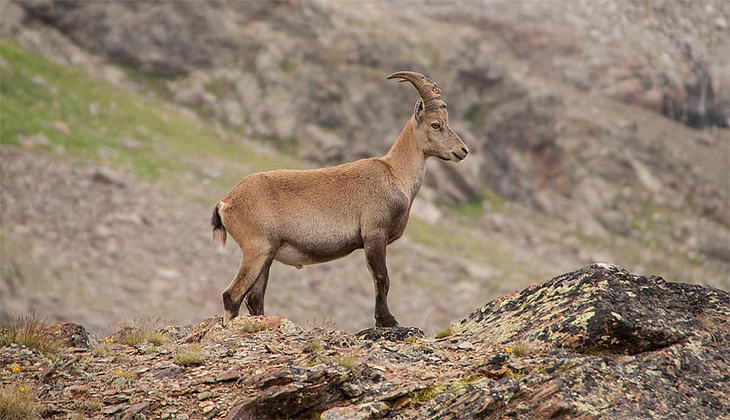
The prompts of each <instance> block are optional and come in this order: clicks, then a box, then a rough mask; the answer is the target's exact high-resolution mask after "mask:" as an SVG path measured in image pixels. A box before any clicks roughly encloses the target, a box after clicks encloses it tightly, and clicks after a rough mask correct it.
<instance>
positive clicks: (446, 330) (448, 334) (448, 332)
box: [434, 325, 454, 338]
mask: <svg viewBox="0 0 730 420" xmlns="http://www.w3.org/2000/svg"><path fill="white" fill-rule="evenodd" d="M453 334H454V330H453V328H451V325H449V326H448V327H446V328H444V329H443V330H441V331H439V332H437V333H436V335H435V336H434V337H435V338H446V337H451V336H452V335H453Z"/></svg>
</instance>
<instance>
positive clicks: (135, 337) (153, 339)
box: [118, 318, 170, 346]
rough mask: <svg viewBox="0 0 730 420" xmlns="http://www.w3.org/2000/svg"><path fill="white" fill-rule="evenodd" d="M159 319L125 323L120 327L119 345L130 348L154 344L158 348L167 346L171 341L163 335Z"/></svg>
mask: <svg viewBox="0 0 730 420" xmlns="http://www.w3.org/2000/svg"><path fill="white" fill-rule="evenodd" d="M160 324H161V323H160V320H159V319H158V318H146V319H134V320H132V321H131V322H124V323H123V324H121V325H120V327H121V329H120V332H119V339H118V341H119V343H121V344H127V345H129V346H136V345H137V344H139V343H144V342H148V343H152V344H154V345H156V346H159V345H162V344H165V343H166V342H168V341H169V340H170V338H169V337H168V336H166V335H165V334H162V333H161V332H159V331H158V330H159V329H160Z"/></svg>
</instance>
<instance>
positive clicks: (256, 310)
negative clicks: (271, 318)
mask: <svg viewBox="0 0 730 420" xmlns="http://www.w3.org/2000/svg"><path fill="white" fill-rule="evenodd" d="M270 267H271V261H269V264H268V265H267V266H265V267H264V270H263V271H262V272H261V275H260V276H259V278H258V280H256V283H255V284H254V285H253V288H252V289H251V291H250V292H248V294H247V295H246V297H245V298H244V299H243V301H244V302H245V303H246V308H248V313H249V314H250V315H251V316H255V315H263V314H264V295H265V294H266V286H267V284H268V283H269V268H270Z"/></svg>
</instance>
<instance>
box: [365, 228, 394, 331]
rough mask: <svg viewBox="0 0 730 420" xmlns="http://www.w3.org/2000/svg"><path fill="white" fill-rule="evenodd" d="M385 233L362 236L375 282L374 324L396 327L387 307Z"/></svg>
mask: <svg viewBox="0 0 730 420" xmlns="http://www.w3.org/2000/svg"><path fill="white" fill-rule="evenodd" d="M387 238H388V237H387V235H386V234H375V235H368V237H366V238H363V245H364V248H365V260H366V261H367V264H368V270H370V274H371V275H372V276H373V282H374V283H375V326H376V327H397V326H398V321H396V320H395V317H394V316H393V315H392V314H391V313H390V309H388V290H390V278H389V277H388V267H386V265H385V247H386V245H388V239H387Z"/></svg>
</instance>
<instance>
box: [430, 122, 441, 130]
mask: <svg viewBox="0 0 730 420" xmlns="http://www.w3.org/2000/svg"><path fill="white" fill-rule="evenodd" d="M431 128H433V129H434V130H438V129H439V128H441V124H439V123H431Z"/></svg>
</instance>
